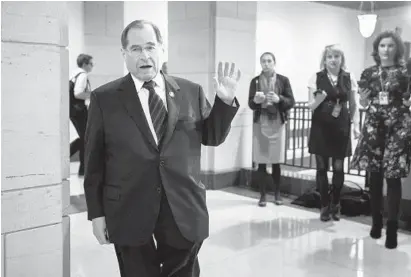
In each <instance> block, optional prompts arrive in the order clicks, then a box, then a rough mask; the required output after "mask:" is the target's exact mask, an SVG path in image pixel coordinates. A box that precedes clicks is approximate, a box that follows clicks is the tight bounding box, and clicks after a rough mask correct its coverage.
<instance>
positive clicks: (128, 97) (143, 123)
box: [118, 73, 158, 150]
mask: <svg viewBox="0 0 411 277" xmlns="http://www.w3.org/2000/svg"><path fill="white" fill-rule="evenodd" d="M118 90H119V93H118V97H119V98H120V101H121V102H122V103H123V105H124V107H125V109H126V111H127V113H128V114H129V115H130V117H131V118H132V119H133V120H134V122H135V123H136V125H137V126H138V127H139V129H140V131H141V132H142V133H143V135H144V136H145V137H146V138H147V140H148V141H149V143H150V144H151V145H152V146H153V147H154V148H155V149H157V150H158V147H157V144H156V142H155V140H154V138H153V135H152V134H151V130H150V127H149V126H148V123H147V119H146V115H145V114H144V110H143V107H142V106H141V102H140V98H139V97H138V95H137V90H136V87H135V85H134V82H133V79H132V78H131V75H130V73H129V74H128V75H126V76H125V77H124V78H123V83H122V84H121V85H120V87H119V89H118Z"/></svg>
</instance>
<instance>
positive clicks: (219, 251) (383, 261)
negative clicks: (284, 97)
mask: <svg viewBox="0 0 411 277" xmlns="http://www.w3.org/2000/svg"><path fill="white" fill-rule="evenodd" d="M72 172H75V170H74V171H72ZM71 179H72V180H71V189H72V195H76V194H81V193H82V188H81V187H82V183H81V182H82V180H81V179H79V178H78V177H76V176H75V175H73V176H72V178H71ZM207 199H208V207H209V213H210V232H211V235H210V238H209V239H207V240H206V241H205V243H204V246H203V248H202V250H201V252H200V255H199V258H200V265H201V276H202V277H254V276H284V277H303V276H304V277H311V276H312V277H321V276H327V277H328V276H335V277H339V276H341V277H354V276H355V277H386V276H395V277H405V276H407V277H408V276H411V236H409V235H406V234H402V233H401V234H399V247H398V249H396V250H386V249H385V248H384V245H383V243H384V239H385V237H383V238H382V239H380V240H377V241H374V240H372V239H370V238H369V237H368V232H369V226H367V225H364V224H361V223H356V222H353V221H349V220H341V221H340V222H338V223H322V222H320V221H319V219H318V214H317V213H315V212H310V211H305V210H302V209H296V208H292V207H289V206H280V207H277V206H275V205H273V204H269V205H268V206H267V207H266V208H259V207H258V206H256V200H255V199H252V198H249V197H244V196H241V195H236V194H232V193H229V192H225V191H209V192H208V194H207ZM70 217H71V267H72V268H71V276H72V277H116V276H119V273H118V269H117V260H116V257H115V254H114V251H113V247H112V246H111V245H109V246H100V245H99V244H98V243H97V241H96V240H95V239H94V237H93V233H92V229H91V223H90V222H88V221H87V220H86V213H84V212H80V213H76V214H72V215H71V216H70Z"/></svg>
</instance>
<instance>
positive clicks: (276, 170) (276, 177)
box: [257, 164, 281, 195]
mask: <svg viewBox="0 0 411 277" xmlns="http://www.w3.org/2000/svg"><path fill="white" fill-rule="evenodd" d="M257 170H258V171H259V172H262V173H266V172H267V165H266V164H258V169H257ZM271 176H272V177H273V183H274V193H275V195H279V194H280V180H281V167H280V164H272V171H271ZM266 191H267V182H260V193H261V195H265V194H266Z"/></svg>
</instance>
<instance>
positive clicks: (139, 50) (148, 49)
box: [125, 45, 157, 57]
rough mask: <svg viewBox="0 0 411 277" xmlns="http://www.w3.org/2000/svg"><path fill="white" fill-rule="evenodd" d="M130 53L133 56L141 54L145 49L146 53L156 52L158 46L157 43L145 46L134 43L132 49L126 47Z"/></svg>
mask: <svg viewBox="0 0 411 277" xmlns="http://www.w3.org/2000/svg"><path fill="white" fill-rule="evenodd" d="M125 50H126V51H127V52H128V53H130V55H132V56H135V57H137V56H139V55H141V53H143V50H144V51H146V53H149V54H151V53H154V52H155V51H156V50H157V46H155V45H146V46H144V47H141V46H138V45H133V46H132V47H131V48H130V49H125Z"/></svg>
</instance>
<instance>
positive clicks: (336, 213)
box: [330, 204, 341, 221]
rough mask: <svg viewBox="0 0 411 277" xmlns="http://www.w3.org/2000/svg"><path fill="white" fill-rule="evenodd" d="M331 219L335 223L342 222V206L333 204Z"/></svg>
mask: <svg viewBox="0 0 411 277" xmlns="http://www.w3.org/2000/svg"><path fill="white" fill-rule="evenodd" d="M330 210H331V217H332V219H333V220H335V221H339V220H340V211H341V206H340V204H331V208H330Z"/></svg>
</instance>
